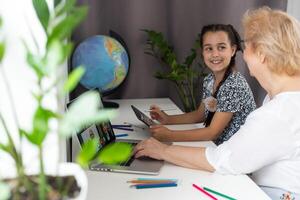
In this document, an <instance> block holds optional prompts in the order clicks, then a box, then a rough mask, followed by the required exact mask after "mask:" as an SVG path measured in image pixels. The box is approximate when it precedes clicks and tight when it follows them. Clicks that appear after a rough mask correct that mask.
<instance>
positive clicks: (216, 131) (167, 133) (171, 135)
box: [150, 112, 233, 142]
mask: <svg viewBox="0 0 300 200" xmlns="http://www.w3.org/2000/svg"><path fill="white" fill-rule="evenodd" d="M232 116H233V113H231V112H216V113H215V115H214V117H213V119H212V121H211V124H210V126H208V127H205V128H199V129H192V130H180V131H177V130H170V129H167V128H166V127H164V126H153V127H151V129H150V131H151V133H152V136H153V137H154V138H156V139H158V140H160V141H174V142H177V141H199V140H215V139H217V138H218V137H219V135H220V134H221V133H222V132H223V130H224V129H225V128H226V127H227V126H228V124H229V122H230V120H231V119H232Z"/></svg>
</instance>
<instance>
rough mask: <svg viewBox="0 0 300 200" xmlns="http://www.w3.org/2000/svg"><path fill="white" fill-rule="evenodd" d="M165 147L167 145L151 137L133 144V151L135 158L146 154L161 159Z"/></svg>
mask: <svg viewBox="0 0 300 200" xmlns="http://www.w3.org/2000/svg"><path fill="white" fill-rule="evenodd" d="M167 147H168V145H166V144H163V143H161V142H159V141H157V140H156V139H154V138H152V137H151V138H149V139H146V140H143V141H141V142H140V143H138V144H137V145H136V146H135V148H134V151H133V153H134V154H135V158H139V157H142V156H147V157H151V158H155V159H157V160H163V153H164V152H165V150H166V148H167Z"/></svg>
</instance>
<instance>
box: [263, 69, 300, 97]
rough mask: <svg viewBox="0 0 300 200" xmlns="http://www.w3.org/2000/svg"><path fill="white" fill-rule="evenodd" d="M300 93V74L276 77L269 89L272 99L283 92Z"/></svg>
mask: <svg viewBox="0 0 300 200" xmlns="http://www.w3.org/2000/svg"><path fill="white" fill-rule="evenodd" d="M292 91H299V92H300V74H298V75H295V76H287V75H285V76H283V75H274V76H273V80H272V83H271V84H270V87H269V89H268V93H269V95H270V97H271V98H272V97H274V96H276V95H277V94H279V93H282V92H292Z"/></svg>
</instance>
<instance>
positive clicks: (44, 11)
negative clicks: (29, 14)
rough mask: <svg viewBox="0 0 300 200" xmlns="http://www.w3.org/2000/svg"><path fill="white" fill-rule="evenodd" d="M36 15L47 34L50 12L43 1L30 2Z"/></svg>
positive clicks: (34, 0) (33, 0)
mask: <svg viewBox="0 0 300 200" xmlns="http://www.w3.org/2000/svg"><path fill="white" fill-rule="evenodd" d="M32 3H33V6H34V9H35V12H36V15H37V16H38V18H39V21H40V22H41V24H42V26H43V28H44V30H45V32H46V33H47V28H48V24H49V18H50V12H49V8H48V5H47V2H46V1H45V0H32Z"/></svg>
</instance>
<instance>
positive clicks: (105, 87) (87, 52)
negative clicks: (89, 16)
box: [72, 35, 129, 95]
mask: <svg viewBox="0 0 300 200" xmlns="http://www.w3.org/2000/svg"><path fill="white" fill-rule="evenodd" d="M128 59H129V58H128V54H127V52H126V50H125V49H124V47H123V46H122V45H121V44H120V43H119V42H118V41H117V40H116V39H114V38H112V37H109V36H104V35H96V36H92V37H90V38H87V39H86V40H84V41H83V42H82V43H80V44H79V45H78V47H77V48H76V49H75V51H74V54H73V57H72V68H73V69H75V68H77V67H79V66H82V67H84V68H85V74H84V75H83V77H82V78H81V80H80V83H81V84H82V85H83V86H84V87H86V88H87V89H95V88H97V89H99V90H100V92H101V94H103V95H105V94H108V93H110V92H112V91H113V90H114V89H115V88H117V87H118V86H119V85H120V84H121V83H122V82H123V81H124V80H125V78H126V76H127V74H128V68H129V62H128Z"/></svg>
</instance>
